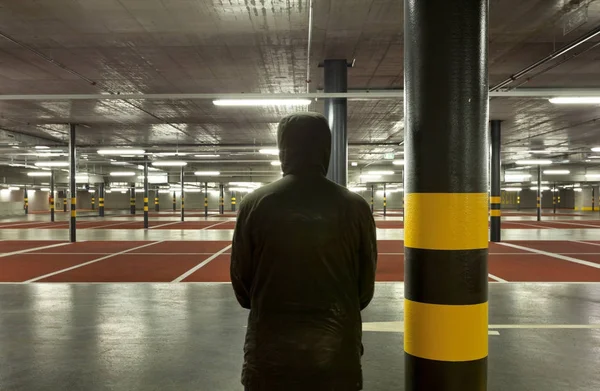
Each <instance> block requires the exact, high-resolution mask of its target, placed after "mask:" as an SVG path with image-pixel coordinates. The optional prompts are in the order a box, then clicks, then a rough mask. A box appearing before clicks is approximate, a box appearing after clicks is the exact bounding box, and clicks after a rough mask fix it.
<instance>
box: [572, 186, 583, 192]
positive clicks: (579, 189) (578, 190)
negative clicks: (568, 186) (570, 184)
mask: <svg viewBox="0 0 600 391" xmlns="http://www.w3.org/2000/svg"><path fill="white" fill-rule="evenodd" d="M573 191H576V192H578V193H581V192H582V191H583V189H582V188H580V187H577V188H574V189H573Z"/></svg>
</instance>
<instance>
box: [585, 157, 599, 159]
mask: <svg viewBox="0 0 600 391" xmlns="http://www.w3.org/2000/svg"><path fill="white" fill-rule="evenodd" d="M588 159H600V156H588Z"/></svg>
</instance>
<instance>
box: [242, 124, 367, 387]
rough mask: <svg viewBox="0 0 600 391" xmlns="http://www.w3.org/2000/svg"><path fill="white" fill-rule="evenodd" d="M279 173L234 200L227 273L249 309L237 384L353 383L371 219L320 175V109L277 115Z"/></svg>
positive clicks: (324, 133)
mask: <svg viewBox="0 0 600 391" xmlns="http://www.w3.org/2000/svg"><path fill="white" fill-rule="evenodd" d="M277 139H278V140H277V141H278V145H279V149H280V153H279V157H280V160H281V163H282V169H283V174H284V177H283V178H282V179H281V180H279V181H277V182H275V183H272V184H270V185H267V186H264V187H262V188H260V189H258V190H256V191H255V192H253V193H251V194H249V195H248V196H247V197H245V199H244V200H243V202H242V204H241V206H240V210H239V215H238V222H237V226H236V228H235V234H234V239H233V249H232V256H231V280H232V282H233V288H234V291H235V295H236V297H237V300H238V301H239V303H240V304H241V305H242V307H244V308H248V309H250V315H249V318H248V329H247V333H246V343H245V346H244V353H245V355H244V368H243V373H242V383H243V384H244V385H245V386H246V387H247V389H249V390H250V391H263V390H268V391H280V390H281V391H300V390H302V391H352V390H360V389H362V371H361V364H360V359H361V355H362V344H361V337H362V335H361V334H362V329H361V326H362V323H361V316H360V311H361V310H362V309H364V308H365V307H366V306H367V305H368V304H369V302H370V300H371V299H372V297H373V290H374V285H375V283H374V280H375V268H376V263H377V243H376V238H375V223H374V221H373V216H372V214H371V211H370V208H369V206H368V204H367V203H366V202H365V201H364V200H363V199H362V197H360V196H358V195H357V194H354V193H352V192H350V191H348V190H347V189H346V188H344V187H342V186H339V185H337V184H335V183H333V182H331V181H329V180H327V179H326V178H325V175H326V172H327V169H328V164H329V155H330V150H331V132H330V130H329V126H328V124H327V120H326V119H325V118H324V117H323V116H322V115H320V114H314V113H301V114H294V115H290V116H288V117H286V118H284V119H283V120H282V121H281V122H280V124H279V129H278V133H277Z"/></svg>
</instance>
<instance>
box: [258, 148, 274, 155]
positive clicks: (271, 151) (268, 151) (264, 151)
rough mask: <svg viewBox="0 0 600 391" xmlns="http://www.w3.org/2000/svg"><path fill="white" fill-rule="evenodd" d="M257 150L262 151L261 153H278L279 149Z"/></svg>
mask: <svg viewBox="0 0 600 391" xmlns="http://www.w3.org/2000/svg"><path fill="white" fill-rule="evenodd" d="M258 152H260V153H262V154H263V155H279V149H277V148H265V149H261V150H259V151H258Z"/></svg>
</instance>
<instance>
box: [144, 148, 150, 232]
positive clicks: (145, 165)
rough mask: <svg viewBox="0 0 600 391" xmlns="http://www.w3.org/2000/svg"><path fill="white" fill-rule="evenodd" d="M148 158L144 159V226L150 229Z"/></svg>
mask: <svg viewBox="0 0 600 391" xmlns="http://www.w3.org/2000/svg"><path fill="white" fill-rule="evenodd" d="M148 227H149V221H148V158H146V161H144V228H146V229H148Z"/></svg>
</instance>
